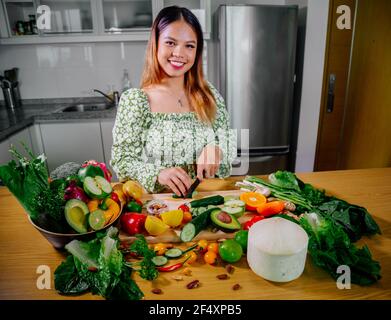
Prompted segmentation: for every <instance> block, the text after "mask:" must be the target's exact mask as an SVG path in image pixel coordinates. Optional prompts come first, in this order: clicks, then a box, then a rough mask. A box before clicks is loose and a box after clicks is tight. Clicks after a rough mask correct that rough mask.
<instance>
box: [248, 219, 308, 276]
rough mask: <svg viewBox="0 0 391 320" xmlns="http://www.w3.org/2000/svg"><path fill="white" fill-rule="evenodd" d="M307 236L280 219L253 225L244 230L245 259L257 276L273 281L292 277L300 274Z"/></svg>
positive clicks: (302, 267) (267, 220)
mask: <svg viewBox="0 0 391 320" xmlns="http://www.w3.org/2000/svg"><path fill="white" fill-rule="evenodd" d="M307 246H308V235H307V233H306V232H305V231H304V229H303V228H302V227H300V226H299V225H298V224H296V223H294V222H291V221H289V220H287V219H284V218H279V217H275V218H268V219H264V220H261V221H258V222H256V223H255V224H253V225H252V226H251V228H250V230H249V233H248V245H247V261H248V263H249V265H250V268H251V270H252V271H253V272H255V273H256V274H257V275H259V276H261V277H263V278H265V279H267V280H270V281H276V282H287V281H291V280H294V279H296V278H298V277H300V275H301V274H302V273H303V270H304V266H305V260H306V256H307Z"/></svg>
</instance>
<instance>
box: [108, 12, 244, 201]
mask: <svg viewBox="0 0 391 320" xmlns="http://www.w3.org/2000/svg"><path fill="white" fill-rule="evenodd" d="M203 42H204V40H203V35H202V29H201V26H200V24H199V22H198V20H197V18H196V17H195V16H194V14H193V13H192V12H191V11H190V10H188V9H186V8H180V7H177V6H172V7H167V8H164V9H162V10H161V12H160V13H159V14H158V15H157V17H156V19H155V21H154V23H153V26H152V31H151V37H150V40H149V43H148V48H147V53H146V62H145V66H144V71H143V75H142V80H141V89H138V88H132V89H129V90H128V91H126V92H124V93H123V94H122V96H121V99H120V103H119V107H118V111H117V117H116V120H115V125H114V129H113V147H112V159H111V165H112V167H113V168H114V170H115V172H116V174H117V176H118V177H119V179H120V180H127V179H133V180H137V181H138V182H139V183H140V184H141V185H142V186H143V187H144V188H145V189H146V190H147V191H148V192H159V191H162V190H163V189H164V187H168V188H170V189H171V190H172V191H174V192H175V193H176V194H177V195H181V194H183V195H184V194H186V191H187V189H188V188H189V187H190V185H191V183H192V180H191V179H192V178H194V177H195V176H197V177H198V178H199V179H200V180H202V179H203V178H205V177H206V178H208V177H214V176H215V175H217V176H219V177H227V176H229V175H230V171H231V162H232V160H233V158H234V157H235V155H236V148H235V147H233V146H232V144H230V143H228V142H229V141H231V142H232V139H227V137H229V135H230V130H229V118H228V113H227V111H226V108H225V105H224V101H223V98H222V97H221V95H220V94H219V93H218V92H217V90H216V89H215V88H214V87H213V86H212V85H211V84H210V83H208V82H207V81H206V80H205V79H204V76H203V72H202V50H203Z"/></svg>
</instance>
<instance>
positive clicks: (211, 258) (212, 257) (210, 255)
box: [204, 251, 217, 264]
mask: <svg viewBox="0 0 391 320" xmlns="http://www.w3.org/2000/svg"><path fill="white" fill-rule="evenodd" d="M204 260H205V262H206V263H207V264H214V263H216V260H217V254H216V252H214V251H207V252H206V253H205V255H204Z"/></svg>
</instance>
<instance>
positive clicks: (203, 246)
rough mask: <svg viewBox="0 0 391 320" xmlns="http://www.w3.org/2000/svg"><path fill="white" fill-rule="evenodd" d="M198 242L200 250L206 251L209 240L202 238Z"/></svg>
mask: <svg viewBox="0 0 391 320" xmlns="http://www.w3.org/2000/svg"><path fill="white" fill-rule="evenodd" d="M197 244H198V250H199V251H200V252H201V253H204V252H206V250H207V247H208V241H206V240H200V241H198V243H197Z"/></svg>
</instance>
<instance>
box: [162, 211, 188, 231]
mask: <svg viewBox="0 0 391 320" xmlns="http://www.w3.org/2000/svg"><path fill="white" fill-rule="evenodd" d="M160 218H162V220H163V222H164V223H165V224H168V225H169V226H170V227H173V228H175V227H177V226H179V225H180V224H181V223H182V220H183V211H182V210H171V211H167V212H163V213H161V214H160Z"/></svg>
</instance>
